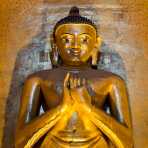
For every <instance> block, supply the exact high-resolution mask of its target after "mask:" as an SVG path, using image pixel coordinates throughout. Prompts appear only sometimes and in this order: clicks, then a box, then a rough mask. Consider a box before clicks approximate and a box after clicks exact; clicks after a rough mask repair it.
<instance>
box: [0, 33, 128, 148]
mask: <svg viewBox="0 0 148 148" xmlns="http://www.w3.org/2000/svg"><path fill="white" fill-rule="evenodd" d="M45 46H46V35H45V34H44V33H41V34H39V35H37V36H36V37H34V38H33V40H32V43H31V44H29V45H28V46H26V47H25V48H24V49H22V50H21V52H20V53H18V56H17V59H16V64H15V69H14V72H13V79H12V82H11V89H10V93H9V96H8V98H7V105H6V115H5V121H6V124H5V130H4V137H3V147H4V148H13V147H14V131H15V125H16V120H17V114H18V109H19V104H20V97H21V92H22V87H23V85H24V81H25V79H26V77H27V76H28V75H30V74H32V73H34V72H36V71H40V70H44V69H52V65H51V62H50V56H49V54H50V49H47V47H45ZM48 47H49V46H48ZM110 51H112V52H110ZM98 68H99V69H104V70H106V71H110V72H113V73H115V74H117V75H120V76H121V77H122V78H123V79H124V80H126V71H125V68H124V65H123V61H122V59H121V57H120V56H119V54H118V53H115V52H113V50H111V49H109V48H108V46H107V45H106V44H105V43H103V45H102V48H101V56H100V61H99V63H98Z"/></svg>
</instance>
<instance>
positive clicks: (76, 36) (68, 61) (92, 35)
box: [52, 7, 101, 66]
mask: <svg viewBox="0 0 148 148" xmlns="http://www.w3.org/2000/svg"><path fill="white" fill-rule="evenodd" d="M53 43H54V46H53V51H52V61H53V63H55V64H57V63H58V61H59V57H60V59H61V61H62V63H63V64H65V65H69V66H81V65H85V64H87V63H88V61H90V59H91V64H92V65H96V64H97V58H98V53H99V47H100V45H101V38H100V37H99V36H98V35H97V29H96V26H95V24H94V23H93V22H92V21H91V20H90V19H87V18H86V17H82V16H81V15H80V14H79V9H78V8H77V7H72V8H71V10H70V12H69V15H68V16H67V17H64V18H63V19H61V20H59V21H58V22H57V23H56V25H55V27H54V31H53Z"/></svg>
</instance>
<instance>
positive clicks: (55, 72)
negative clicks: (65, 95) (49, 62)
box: [27, 68, 62, 81]
mask: <svg viewBox="0 0 148 148" xmlns="http://www.w3.org/2000/svg"><path fill="white" fill-rule="evenodd" d="M61 73H62V72H61V71H60V69H58V68H54V69H48V70H41V71H37V72H35V73H32V74H31V75H29V76H28V77H27V79H39V80H43V81H44V80H47V81H49V80H51V81H52V80H55V79H56V77H58V76H59V75H60V76H61V75H62V74H61Z"/></svg>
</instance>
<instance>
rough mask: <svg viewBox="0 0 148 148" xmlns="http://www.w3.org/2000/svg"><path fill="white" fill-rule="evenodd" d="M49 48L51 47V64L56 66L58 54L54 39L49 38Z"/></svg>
mask: <svg viewBox="0 0 148 148" xmlns="http://www.w3.org/2000/svg"><path fill="white" fill-rule="evenodd" d="M51 48H52V51H51V53H50V58H51V63H52V64H53V66H54V67H56V66H58V64H59V54H58V48H57V46H56V44H55V42H54V40H51Z"/></svg>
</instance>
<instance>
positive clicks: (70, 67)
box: [62, 63, 90, 71]
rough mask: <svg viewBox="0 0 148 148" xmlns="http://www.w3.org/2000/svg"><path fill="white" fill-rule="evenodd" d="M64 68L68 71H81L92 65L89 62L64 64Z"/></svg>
mask: <svg viewBox="0 0 148 148" xmlns="http://www.w3.org/2000/svg"><path fill="white" fill-rule="evenodd" d="M62 68H63V69H65V70H67V71H81V70H87V69H88V68H90V66H89V65H88V64H87V63H86V64H81V65H67V64H62Z"/></svg>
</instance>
